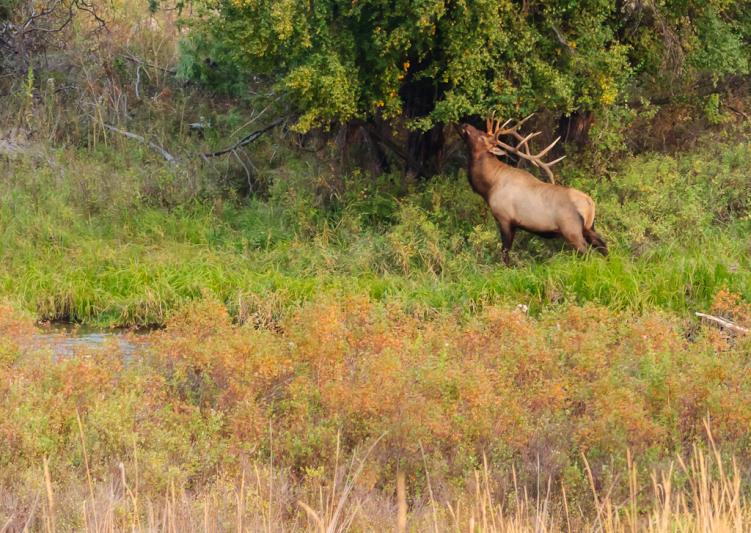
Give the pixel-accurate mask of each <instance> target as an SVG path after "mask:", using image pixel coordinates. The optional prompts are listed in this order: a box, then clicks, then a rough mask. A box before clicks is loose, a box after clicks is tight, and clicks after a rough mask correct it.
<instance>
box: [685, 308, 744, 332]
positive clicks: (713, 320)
mask: <svg viewBox="0 0 751 533" xmlns="http://www.w3.org/2000/svg"><path fill="white" fill-rule="evenodd" d="M696 316H698V317H699V318H701V319H702V320H703V321H704V322H709V323H710V324H713V325H715V326H718V327H720V328H722V329H728V330H730V331H733V332H735V333H740V334H741V335H747V334H749V333H751V329H748V328H744V327H743V326H739V325H738V324H734V323H733V322H731V321H730V320H727V319H725V318H720V317H718V316H712V315H707V314H705V313H698V312H697V313H696Z"/></svg>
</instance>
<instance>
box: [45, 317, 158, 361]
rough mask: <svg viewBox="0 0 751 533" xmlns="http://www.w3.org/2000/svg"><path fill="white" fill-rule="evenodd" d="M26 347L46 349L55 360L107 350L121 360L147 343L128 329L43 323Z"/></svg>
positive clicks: (139, 334) (145, 338)
mask: <svg viewBox="0 0 751 533" xmlns="http://www.w3.org/2000/svg"><path fill="white" fill-rule="evenodd" d="M30 344H31V345H32V347H33V348H35V349H42V350H49V351H50V352H51V353H52V355H53V356H55V357H72V356H74V355H76V354H79V353H85V352H90V351H97V352H101V351H102V350H106V349H107V348H110V349H112V351H113V352H115V353H117V354H119V355H120V356H121V357H122V358H124V359H130V358H132V357H133V356H135V355H138V354H139V353H141V352H143V351H144V350H145V349H146V347H147V346H148V340H147V335H146V334H144V333H143V332H134V331H131V330H118V329H98V328H93V327H85V326H77V325H71V324H45V325H41V326H39V328H38V329H37V332H36V333H34V334H33V335H32V337H31V339H30Z"/></svg>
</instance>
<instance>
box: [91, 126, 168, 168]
mask: <svg viewBox="0 0 751 533" xmlns="http://www.w3.org/2000/svg"><path fill="white" fill-rule="evenodd" d="M104 127H105V128H107V129H108V130H110V131H114V132H115V133H119V134H120V135H122V136H124V137H127V138H128V139H133V140H135V141H138V142H141V143H143V144H146V145H148V146H149V147H150V148H151V149H152V150H155V151H157V152H159V153H160V154H161V156H162V157H163V158H164V159H166V160H167V162H168V163H170V164H172V165H176V164H177V159H175V156H173V155H172V154H171V153H169V152H168V151H167V150H165V149H164V148H162V147H161V146H159V145H158V144H156V143H153V142H151V141H147V140H146V138H145V137H142V136H141V135H138V134H136V133H131V132H129V131H125V130H121V129H118V128H116V127H115V126H110V125H109V124H104Z"/></svg>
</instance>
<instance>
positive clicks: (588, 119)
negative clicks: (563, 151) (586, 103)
mask: <svg viewBox="0 0 751 533" xmlns="http://www.w3.org/2000/svg"><path fill="white" fill-rule="evenodd" d="M594 121H595V114H594V112H592V111H574V112H573V113H571V114H570V115H563V116H562V117H561V118H560V120H559V121H558V135H560V136H561V140H562V141H563V142H564V143H573V144H575V145H576V146H577V147H578V148H582V147H584V146H586V145H587V144H588V143H589V130H590V128H591V127H592V124H594Z"/></svg>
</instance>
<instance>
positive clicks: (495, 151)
mask: <svg viewBox="0 0 751 533" xmlns="http://www.w3.org/2000/svg"><path fill="white" fill-rule="evenodd" d="M488 152H490V153H491V154H495V155H506V152H504V151H503V150H501V149H500V148H498V147H497V146H493V147H492V148H488Z"/></svg>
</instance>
